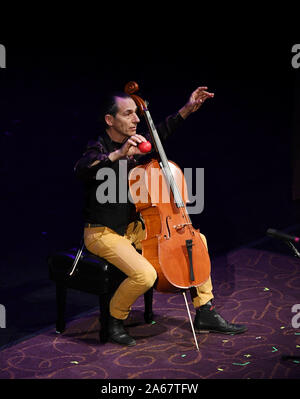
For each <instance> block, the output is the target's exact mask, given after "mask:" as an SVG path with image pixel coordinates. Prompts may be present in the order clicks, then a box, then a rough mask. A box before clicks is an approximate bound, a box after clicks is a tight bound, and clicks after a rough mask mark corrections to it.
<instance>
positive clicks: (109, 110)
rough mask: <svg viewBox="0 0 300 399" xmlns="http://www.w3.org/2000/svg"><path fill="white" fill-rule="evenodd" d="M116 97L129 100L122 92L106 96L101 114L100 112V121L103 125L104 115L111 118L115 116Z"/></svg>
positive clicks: (116, 109)
mask: <svg viewBox="0 0 300 399" xmlns="http://www.w3.org/2000/svg"><path fill="white" fill-rule="evenodd" d="M116 97H121V98H131V97H130V96H129V95H128V94H126V93H123V92H112V93H110V94H108V95H107V97H106V98H105V99H104V101H103V105H102V107H101V108H102V112H101V119H102V121H103V122H104V123H105V120H104V117H105V115H107V114H109V115H112V116H116V113H117V112H118V105H117V102H116Z"/></svg>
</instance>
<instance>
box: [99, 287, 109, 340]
mask: <svg viewBox="0 0 300 399" xmlns="http://www.w3.org/2000/svg"><path fill="white" fill-rule="evenodd" d="M110 299H111V295H110V294H101V295H99V308H100V317H99V321H100V332H99V338H100V342H102V343H105V342H107V341H108V322H109V302H110Z"/></svg>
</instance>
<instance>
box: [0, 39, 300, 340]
mask: <svg viewBox="0 0 300 399" xmlns="http://www.w3.org/2000/svg"><path fill="white" fill-rule="evenodd" d="M150 39H152V38H151V37H146V40H145V41H144V43H142V45H138V43H137V42H136V41H135V40H133V41H132V40H127V39H126V37H124V38H118V40H117V39H116V40H114V41H111V40H110V41H105V40H92V39H90V38H89V39H86V40H85V41H68V40H66V41H65V42H64V41H60V42H59V43H58V42H56V41H51V40H48V41H38V40H37V39H36V40H33V41H22V37H19V38H18V40H14V41H12V40H5V39H3V40H0V43H2V44H4V45H5V46H6V52H7V53H6V55H7V68H6V69H0V90H1V92H0V109H1V111H0V138H1V147H0V148H1V164H0V166H1V170H0V173H1V222H2V235H1V238H2V240H1V241H2V245H1V258H0V259H1V272H0V290H1V291H0V292H1V296H0V303H2V304H4V305H5V306H6V312H7V329H6V334H7V337H8V338H7V339H6V341H7V342H8V341H12V340H15V339H18V338H20V337H22V336H24V335H26V334H27V335H28V334H31V333H35V332H36V331H37V330H39V329H41V328H43V327H45V326H47V325H50V324H53V323H54V322H55V295H54V286H53V283H52V282H51V281H49V279H48V270H47V262H46V258H47V256H48V255H49V254H50V253H52V252H53V251H55V250H56V249H66V248H70V247H73V246H75V245H78V243H79V241H80V238H81V235H82V222H83V221H82V216H81V205H82V197H81V186H80V184H79V183H78V182H77V181H76V180H75V177H74V175H73V166H74V164H75V162H76V160H77V159H78V158H79V157H80V156H81V154H82V152H83V151H84V148H85V145H86V143H87V141H88V139H90V138H93V137H97V135H98V134H99V132H100V130H99V121H98V117H99V110H100V106H101V97H102V96H103V94H104V93H106V92H107V91H108V90H110V89H117V90H122V89H123V87H124V85H125V84H126V83H127V82H128V81H130V80H135V81H136V82H138V83H139V85H140V88H141V95H142V96H143V97H144V98H145V99H147V100H148V101H149V110H150V112H151V115H152V118H153V119H154V121H155V122H159V121H160V120H161V119H162V118H164V117H165V116H167V115H168V114H170V113H173V112H176V111H177V110H178V109H179V108H180V107H181V106H182V105H184V103H185V102H186V101H187V100H188V97H189V95H190V94H191V92H192V91H193V90H194V89H195V88H196V87H197V86H200V85H206V86H208V87H209V90H210V91H212V92H214V93H215V97H214V99H212V100H208V101H207V102H206V103H205V104H204V105H203V107H202V108H201V109H200V110H199V111H198V112H197V113H195V114H193V115H191V116H190V117H189V118H188V120H187V121H186V122H185V123H184V126H182V128H180V130H178V131H177V132H176V133H175V134H174V135H173V137H171V138H170V139H169V140H168V142H167V143H166V145H165V151H166V153H167V155H168V157H169V159H171V160H173V161H175V162H176V163H178V164H179V165H180V166H181V167H182V168H184V167H192V168H197V167H203V168H204V169H205V206H204V211H203V212H202V213H201V214H200V215H192V216H191V218H192V221H193V224H194V226H195V227H199V228H200V230H201V231H202V232H203V233H204V234H205V235H206V236H207V239H208V245H209V249H210V253H211V256H212V258H213V257H215V256H218V255H220V254H224V253H226V252H227V251H229V250H231V249H234V248H236V247H239V246H241V245H251V243H253V242H257V241H258V242H263V244H262V245H265V248H269V247H270V246H271V245H275V246H276V248H275V250H279V251H284V249H283V248H281V247H280V244H277V243H276V244H270V241H264V240H262V241H261V239H263V238H264V237H265V233H266V230H267V228H269V227H273V228H276V229H282V230H285V231H290V232H293V233H296V232H297V231H298V230H297V229H298V227H297V225H298V224H299V220H300V217H299V206H298V202H299V197H300V196H299V197H298V194H297V192H299V183H298V180H297V175H296V171H295V170H294V165H295V164H296V163H297V162H296V161H297V160H298V159H299V153H300V150H299V117H298V116H297V115H298V114H297V110H298V109H299V104H300V101H299V86H300V85H299V81H300V76H299V75H300V69H297V70H296V69H293V68H292V66H291V58H292V53H291V48H292V45H293V44H295V43H297V39H293V38H290V39H288V40H281V41H279V40H276V41H272V40H270V37H269V36H260V37H259V38H257V39H254V38H251V39H249V40H248V41H246V40H242V41H241V40H238V38H237V37H235V39H225V38H222V35H221V36H219V38H218V40H213V39H207V38H203V37H202V38H198V39H197V40H195V41H193V42H192V43H191V42H190V41H189V45H187V44H186V43H185V41H184V40H183V41H181V40H180V37H179V36H176V35H171V34H169V35H167V34H166V35H165V36H164V37H163V38H159V39H157V43H156V44H155V41H154V44H153V40H152V41H151V43H152V44H151V45H149V43H150V42H149V41H148V40H150ZM298 42H299V40H298ZM260 245H261V244H260ZM268 245H269V247H268ZM287 251H288V250H287ZM69 304H70V305H69V308H68V310H67V315H68V317H72V316H74V315H76V314H78V313H80V312H83V311H86V310H88V309H90V308H91V307H93V306H96V305H97V299H96V298H93V297H91V298H89V297H88V296H83V295H82V294H79V293H72V294H71V296H70V300H69ZM2 333H4V332H3V331H2Z"/></svg>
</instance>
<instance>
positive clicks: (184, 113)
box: [178, 104, 193, 119]
mask: <svg viewBox="0 0 300 399" xmlns="http://www.w3.org/2000/svg"><path fill="white" fill-rule="evenodd" d="M192 112H193V111H192V107H190V106H189V105H188V104H185V105H184V106H183V107H182V108H180V110H179V111H178V113H179V114H180V116H181V117H182V118H183V119H186V118H187V117H188V116H189V115H190V114H191V113H192Z"/></svg>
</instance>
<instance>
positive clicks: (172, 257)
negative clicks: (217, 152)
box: [129, 159, 210, 292]
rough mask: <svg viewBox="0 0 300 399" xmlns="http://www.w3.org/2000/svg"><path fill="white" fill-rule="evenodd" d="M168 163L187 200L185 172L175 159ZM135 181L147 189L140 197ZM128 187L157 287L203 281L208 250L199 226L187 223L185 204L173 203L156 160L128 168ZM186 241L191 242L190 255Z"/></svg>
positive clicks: (177, 287) (171, 287)
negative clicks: (154, 273) (140, 223)
mask: <svg viewBox="0 0 300 399" xmlns="http://www.w3.org/2000/svg"><path fill="white" fill-rule="evenodd" d="M169 165H170V169H171V172H172V175H173V177H174V180H175V182H176V184H177V187H180V188H181V194H182V198H183V200H184V202H185V203H187V202H188V197H187V187H186V182H185V179H184V175H183V173H182V171H181V169H180V168H179V167H178V165H176V164H175V163H174V162H170V161H169ZM153 171H154V173H153ZM137 182H138V187H140V186H141V185H143V187H145V188H146V195H143V198H142V200H141V198H140V197H141V196H140V195H139V194H140V193H138V192H137V190H136V186H137ZM129 189H130V194H131V197H132V200H133V202H134V203H135V206H136V210H137V211H138V212H140V214H141V216H142V218H143V220H144V223H145V227H146V238H145V239H144V240H143V241H142V255H143V256H144V257H145V258H146V259H147V260H148V261H149V262H150V263H151V264H152V265H153V267H154V268H155V269H156V272H157V276H158V279H157V281H156V284H155V288H156V290H157V291H160V292H177V291H179V290H181V289H187V288H190V287H196V286H199V285H201V284H203V283H205V281H206V280H207V279H208V278H209V276H210V258H209V254H208V251H207V249H206V246H205V245H204V243H203V241H202V239H201V236H200V231H199V229H194V228H193V227H192V225H191V223H187V218H186V208H185V206H184V207H178V206H177V205H176V203H175V201H174V196H173V193H172V191H171V190H170V187H169V185H168V184H167V181H166V179H164V176H163V174H162V173H161V167H160V165H159V163H158V161H157V160H156V159H152V160H151V161H150V162H149V163H147V164H146V165H141V166H137V167H135V168H133V169H132V170H131V171H130V173H129ZM144 194H145V193H144ZM187 242H191V243H192V247H191V251H190V254H189V251H188V247H187V245H186V243H187ZM191 264H192V273H191Z"/></svg>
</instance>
